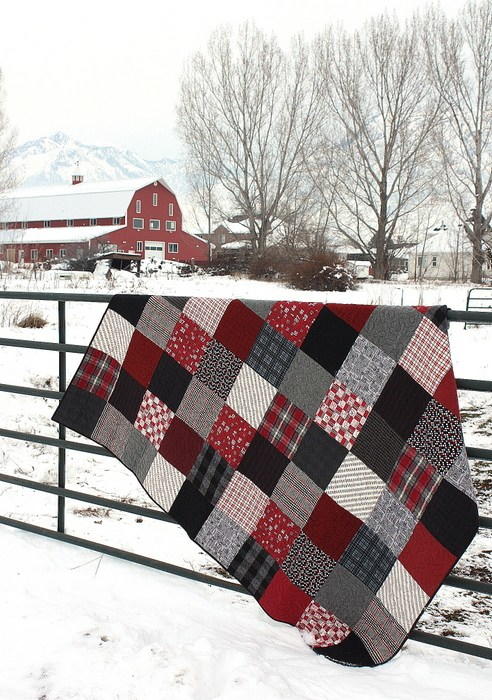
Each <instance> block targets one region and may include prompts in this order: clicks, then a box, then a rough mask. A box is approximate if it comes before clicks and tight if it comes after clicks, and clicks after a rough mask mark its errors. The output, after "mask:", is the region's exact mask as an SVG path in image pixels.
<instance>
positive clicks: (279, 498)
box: [272, 462, 323, 527]
mask: <svg viewBox="0 0 492 700" xmlns="http://www.w3.org/2000/svg"><path fill="white" fill-rule="evenodd" d="M322 493H323V491H322V489H320V487H319V486H317V485H316V484H315V483H314V481H312V480H311V479H310V478H309V477H308V476H307V474H304V472H302V471H301V470H300V469H298V468H297V467H296V466H295V464H292V462H290V463H289V464H288V465H287V466H286V467H285V470H284V472H283V474H282V476H281V477H280V479H279V480H278V482H277V485H276V486H275V489H274V491H273V493H272V501H274V502H275V503H276V504H277V505H278V507H279V508H280V510H281V511H282V512H283V513H285V514H286V515H288V516H289V518H290V519H291V520H293V522H295V523H296V524H297V525H299V527H304V525H305V524H306V523H307V521H308V520H309V516H310V515H311V513H312V512H313V510H314V508H315V506H316V504H317V503H318V501H319V499H320V497H321V494H322Z"/></svg>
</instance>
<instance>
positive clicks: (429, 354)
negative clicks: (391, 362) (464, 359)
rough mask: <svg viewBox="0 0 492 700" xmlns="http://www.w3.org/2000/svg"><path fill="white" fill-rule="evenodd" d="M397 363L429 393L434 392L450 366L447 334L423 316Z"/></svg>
mask: <svg viewBox="0 0 492 700" xmlns="http://www.w3.org/2000/svg"><path fill="white" fill-rule="evenodd" d="M398 364H399V365H400V367H403V369H404V370H405V371H406V372H408V374H409V375H410V376H411V377H413V378H414V379H415V381H417V382H418V383H419V384H420V385H421V386H423V387H424V389H425V390H426V391H428V392H429V394H431V395H432V394H434V392H435V390H436V389H437V387H438V386H439V384H440V383H441V381H442V379H443V377H444V376H445V375H446V374H447V372H448V371H449V369H450V367H451V356H450V353H449V342H448V338H447V335H446V334H445V333H444V332H443V331H441V330H440V329H439V328H437V326H436V325H435V324H434V323H432V321H430V320H429V319H428V318H425V317H424V318H423V319H422V321H421V322H420V325H419V327H418V328H417V330H416V331H415V333H414V335H413V337H412V339H411V341H410V343H409V344H408V345H407V347H406V349H405V352H404V353H403V355H402V356H401V357H400V359H399V361H398Z"/></svg>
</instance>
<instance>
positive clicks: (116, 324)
mask: <svg viewBox="0 0 492 700" xmlns="http://www.w3.org/2000/svg"><path fill="white" fill-rule="evenodd" d="M134 331H135V328H134V326H132V324H131V323H128V321H127V320H126V319H125V318H123V316H120V315H119V314H117V313H115V312H114V311H112V310H111V309H108V310H107V311H106V313H105V314H104V318H103V320H102V321H101V325H100V326H99V328H98V329H97V333H96V335H95V336H94V339H93V341H92V343H91V347H92V348H96V349H97V350H101V351H102V352H104V353H106V355H109V356H110V357H113V358H114V359H115V360H116V361H117V362H119V364H120V365H122V364H123V362H124V360H125V355H126V353H127V350H128V346H129V345H130V341H131V339H132V335H133V333H134Z"/></svg>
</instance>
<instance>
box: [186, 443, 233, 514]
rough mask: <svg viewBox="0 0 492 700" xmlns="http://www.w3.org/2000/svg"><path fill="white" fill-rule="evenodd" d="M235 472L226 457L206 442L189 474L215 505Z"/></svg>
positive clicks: (194, 483)
mask: <svg viewBox="0 0 492 700" xmlns="http://www.w3.org/2000/svg"><path fill="white" fill-rule="evenodd" d="M233 474H234V469H233V468H232V467H230V466H229V465H228V464H227V462H226V461H225V459H224V458H223V457H221V456H220V454H219V453H218V452H216V451H215V450H214V448H213V447H211V446H210V445H209V444H208V443H205V444H204V445H203V447H202V449H201V452H200V454H199V455H198V457H197V458H196V462H195V464H194V465H193V467H192V468H191V471H190V473H189V474H188V481H190V482H191V483H192V484H193V486H194V487H195V488H197V489H198V491H200V493H201V494H202V495H203V496H205V498H206V499H207V501H208V502H209V503H212V504H213V505H215V504H216V503H217V501H218V500H219V498H220V497H221V496H222V494H223V493H224V491H225V488H226V486H227V484H228V483H229V481H230V480H231V478H232V475H233ZM231 522H232V520H231Z"/></svg>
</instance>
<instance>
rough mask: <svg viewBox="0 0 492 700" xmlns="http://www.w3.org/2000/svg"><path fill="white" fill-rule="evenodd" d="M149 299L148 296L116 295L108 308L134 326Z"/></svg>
mask: <svg viewBox="0 0 492 700" xmlns="http://www.w3.org/2000/svg"><path fill="white" fill-rule="evenodd" d="M149 299H150V294H116V295H115V296H114V297H113V298H112V299H111V301H110V302H109V307H108V308H110V309H112V311H114V312H115V313H117V314H119V315H120V316H123V318H126V320H127V321H128V322H129V323H131V324H132V325H134V326H136V325H137V323H138V321H139V320H140V316H141V315H142V311H143V310H144V308H145V305H146V303H147V302H148V300H149Z"/></svg>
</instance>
